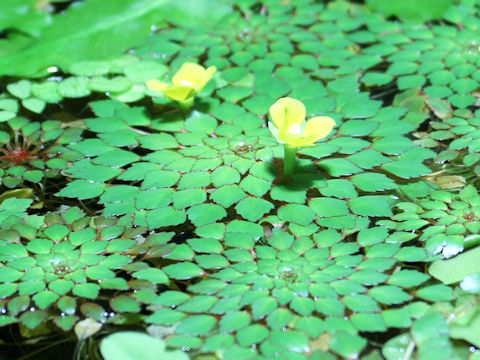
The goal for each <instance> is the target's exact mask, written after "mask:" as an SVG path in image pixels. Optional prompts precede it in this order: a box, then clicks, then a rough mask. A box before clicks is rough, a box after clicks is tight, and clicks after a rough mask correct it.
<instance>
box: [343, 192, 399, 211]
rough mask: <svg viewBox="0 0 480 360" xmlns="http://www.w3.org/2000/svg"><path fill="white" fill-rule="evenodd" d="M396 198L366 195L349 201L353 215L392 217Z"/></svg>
mask: <svg viewBox="0 0 480 360" xmlns="http://www.w3.org/2000/svg"><path fill="white" fill-rule="evenodd" d="M395 201H396V200H395V198H393V197H392V196H387V195H366V196H359V197H357V198H354V199H350V200H349V202H348V203H349V206H350V209H351V210H352V212H353V213H355V214H357V215H362V216H391V215H392V207H393V205H394V203H395Z"/></svg>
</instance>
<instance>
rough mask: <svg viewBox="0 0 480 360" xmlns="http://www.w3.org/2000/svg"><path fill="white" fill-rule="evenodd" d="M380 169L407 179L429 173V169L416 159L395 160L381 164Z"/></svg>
mask: <svg viewBox="0 0 480 360" xmlns="http://www.w3.org/2000/svg"><path fill="white" fill-rule="evenodd" d="M382 169H384V170H386V171H388V172H390V173H392V174H393V175H396V176H398V177H401V178H404V179H409V178H413V177H419V176H424V175H428V174H430V172H431V170H430V169H429V168H428V167H426V166H425V165H423V164H422V163H421V162H420V161H418V160H413V159H412V160H397V161H394V162H391V163H388V164H385V165H383V166H382Z"/></svg>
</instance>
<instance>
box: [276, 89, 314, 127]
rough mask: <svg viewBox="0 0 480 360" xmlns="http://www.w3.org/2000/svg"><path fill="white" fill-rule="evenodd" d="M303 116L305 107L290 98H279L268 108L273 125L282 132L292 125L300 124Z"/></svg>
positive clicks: (303, 118)
mask: <svg viewBox="0 0 480 360" xmlns="http://www.w3.org/2000/svg"><path fill="white" fill-rule="evenodd" d="M305 114H306V110H305V105H303V103H302V102H301V101H298V100H296V99H293V98H290V97H284V98H280V99H278V100H277V101H276V102H275V104H273V105H272V106H270V117H271V118H272V121H273V123H274V124H275V125H276V126H277V127H278V128H279V129H281V130H284V131H288V127H289V126H290V125H292V124H293V123H296V124H302V123H303V121H304V120H305Z"/></svg>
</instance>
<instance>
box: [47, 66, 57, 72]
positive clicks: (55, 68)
mask: <svg viewBox="0 0 480 360" xmlns="http://www.w3.org/2000/svg"><path fill="white" fill-rule="evenodd" d="M57 71H58V67H56V66H50V67H49V68H48V69H47V72H49V73H55V72H57Z"/></svg>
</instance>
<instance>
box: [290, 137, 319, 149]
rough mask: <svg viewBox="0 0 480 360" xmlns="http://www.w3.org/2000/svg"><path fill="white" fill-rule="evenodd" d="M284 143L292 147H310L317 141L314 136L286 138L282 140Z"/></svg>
mask: <svg viewBox="0 0 480 360" xmlns="http://www.w3.org/2000/svg"><path fill="white" fill-rule="evenodd" d="M282 140H283V141H284V142H285V143H287V144H288V145H290V146H292V147H305V146H312V145H313V143H315V141H317V139H316V138H315V136H291V135H289V136H286V137H284V138H283V139H282Z"/></svg>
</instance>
